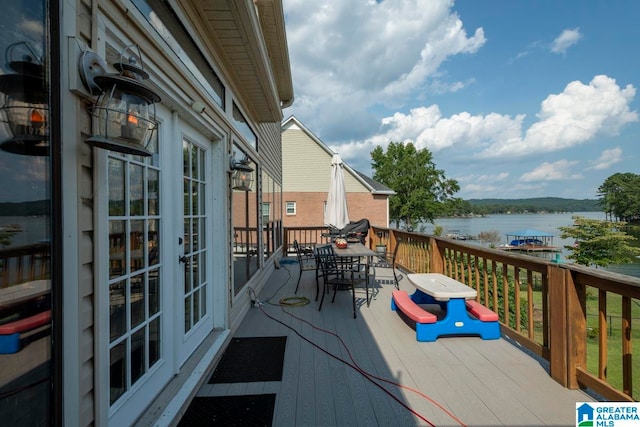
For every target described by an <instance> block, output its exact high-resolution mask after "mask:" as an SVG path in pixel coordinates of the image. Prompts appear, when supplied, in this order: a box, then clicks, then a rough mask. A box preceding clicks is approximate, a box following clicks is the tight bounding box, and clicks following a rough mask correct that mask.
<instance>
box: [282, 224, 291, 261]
mask: <svg viewBox="0 0 640 427" xmlns="http://www.w3.org/2000/svg"><path fill="white" fill-rule="evenodd" d="M282 246H283V249H282V256H287V255H289V229H288V228H286V227H285V229H284V242H282Z"/></svg>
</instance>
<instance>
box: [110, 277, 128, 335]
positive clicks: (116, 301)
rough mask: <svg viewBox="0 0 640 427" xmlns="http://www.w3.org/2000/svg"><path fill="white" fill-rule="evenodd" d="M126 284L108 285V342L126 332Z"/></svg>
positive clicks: (123, 282)
mask: <svg viewBox="0 0 640 427" xmlns="http://www.w3.org/2000/svg"><path fill="white" fill-rule="evenodd" d="M126 290H127V289H126V282H125V281H122V282H115V283H112V284H110V285H109V341H110V342H112V341H113V340H115V339H117V338H118V337H120V336H121V335H122V334H124V333H125V331H126V330H127V310H126V308H127V306H126V301H127V294H126Z"/></svg>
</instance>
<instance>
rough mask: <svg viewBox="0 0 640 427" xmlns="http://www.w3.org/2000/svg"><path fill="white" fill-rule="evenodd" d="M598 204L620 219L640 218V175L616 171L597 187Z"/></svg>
mask: <svg viewBox="0 0 640 427" xmlns="http://www.w3.org/2000/svg"><path fill="white" fill-rule="evenodd" d="M598 195H599V196H600V206H602V208H603V209H604V210H605V212H606V213H608V214H609V215H611V216H612V217H614V218H616V219H617V220H620V221H626V222H631V221H633V220H636V219H639V218H640V175H636V174H634V173H616V174H613V175H611V176H610V177H609V178H607V179H606V180H605V181H604V182H603V183H602V185H600V187H598Z"/></svg>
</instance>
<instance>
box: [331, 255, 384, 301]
mask: <svg viewBox="0 0 640 427" xmlns="http://www.w3.org/2000/svg"><path fill="white" fill-rule="evenodd" d="M331 245H332V246H333V251H334V252H335V254H336V256H337V257H339V258H366V259H367V262H366V263H364V268H365V277H366V279H365V280H366V286H367V287H368V286H369V269H370V268H371V266H372V265H373V257H374V256H378V254H377V253H376V252H375V251H373V250H371V249H369V248H368V247H366V246H365V245H363V244H362V243H349V244H348V245H347V247H346V248H339V247H337V246H336V244H335V243H332V244H331ZM368 303H369V301H367V304H368Z"/></svg>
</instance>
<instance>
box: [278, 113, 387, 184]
mask: <svg viewBox="0 0 640 427" xmlns="http://www.w3.org/2000/svg"><path fill="white" fill-rule="evenodd" d="M293 126H295V127H297V128H299V129H300V130H302V131H303V132H304V133H305V134H307V136H308V137H309V138H310V139H311V140H312V141H314V142H315V143H316V144H318V146H319V147H320V148H322V149H323V150H324V151H326V152H327V154H328V155H329V156H333V155H334V154H339V153H336V152H334V151H333V150H332V149H331V148H329V146H328V145H326V144H325V143H324V142H322V141H321V140H320V138H318V137H317V136H315V135H314V134H313V132H311V131H310V130H309V129H308V128H307V127H306V126H305V125H304V124H302V122H301V121H300V120H298V119H297V118H296V117H295V116H290V117H289V118H287V119H286V120H285V121H284V122H283V123H282V126H281V129H282V131H285V130H287V129H289V128H291V127H293ZM342 162H343V166H344V171H345V172H346V173H348V174H350V175H351V176H353V178H355V179H356V180H357V181H358V182H360V183H361V184H362V185H363V186H364V187H365V188H367V189H368V190H369V191H370V192H371V193H372V194H383V195H393V194H396V193H395V191H393V190H392V189H391V188H389V187H387V186H386V185H384V184H382V183H381V182H378V181H376V180H374V179H373V178H370V177H368V176H366V175H365V174H363V173H362V172H358V171H357V170H355V169H353V168H352V167H351V166H349V164H348V163H346V162H345V161H344V159H343V160H342Z"/></svg>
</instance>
